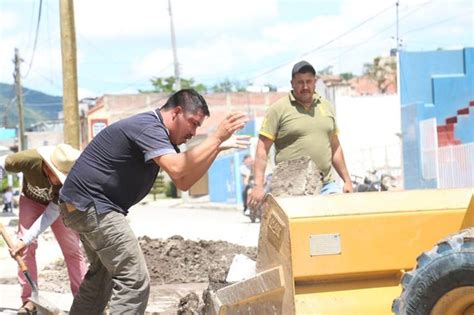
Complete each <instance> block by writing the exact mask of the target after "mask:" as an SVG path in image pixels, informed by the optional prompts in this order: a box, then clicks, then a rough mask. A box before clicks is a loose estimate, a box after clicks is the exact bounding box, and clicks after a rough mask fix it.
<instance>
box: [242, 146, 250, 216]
mask: <svg viewBox="0 0 474 315" xmlns="http://www.w3.org/2000/svg"><path fill="white" fill-rule="evenodd" d="M252 168H253V159H252V157H251V156H250V154H246V155H245V156H244V158H243V160H242V164H241V165H240V176H241V179H242V184H243V187H244V188H243V190H242V203H243V206H244V209H243V211H244V215H247V214H248V210H247V194H248V192H249V189H251V187H252V184H253V175H252V173H253V170H252Z"/></svg>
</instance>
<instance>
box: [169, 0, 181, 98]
mask: <svg viewBox="0 0 474 315" xmlns="http://www.w3.org/2000/svg"><path fill="white" fill-rule="evenodd" d="M168 10H169V14H170V28H171V47H172V49H173V61H174V77H175V79H176V82H175V90H176V91H179V90H181V77H180V75H179V62H178V52H177V50H176V38H175V35H174V23H173V12H172V10H171V0H168Z"/></svg>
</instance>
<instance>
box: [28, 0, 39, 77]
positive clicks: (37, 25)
mask: <svg viewBox="0 0 474 315" xmlns="http://www.w3.org/2000/svg"><path fill="white" fill-rule="evenodd" d="M42 7H43V0H40V4H39V10H38V22H37V23H36V33H35V42H34V44H33V52H32V54H31V59H30V64H29V67H28V70H27V71H26V74H25V75H24V76H23V79H26V77H27V76H28V74H29V73H30V70H31V67H32V66H33V59H34V57H35V52H36V44H37V42H38V33H39V26H40V22H41V9H42Z"/></svg>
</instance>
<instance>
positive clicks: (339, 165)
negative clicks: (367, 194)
mask: <svg viewBox="0 0 474 315" xmlns="http://www.w3.org/2000/svg"><path fill="white" fill-rule="evenodd" d="M332 165H333V166H334V168H335V169H336V172H337V174H338V175H339V177H341V179H342V180H343V181H344V182H348V181H349V182H350V181H351V177H350V175H349V171H348V170H347V166H346V161H345V159H344V153H343V152H342V148H341V147H340V146H339V148H338V149H337V150H336V152H334V156H333V158H332Z"/></svg>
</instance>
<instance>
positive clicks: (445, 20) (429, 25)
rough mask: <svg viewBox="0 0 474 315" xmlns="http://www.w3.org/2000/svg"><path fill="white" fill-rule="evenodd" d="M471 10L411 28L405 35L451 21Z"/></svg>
mask: <svg viewBox="0 0 474 315" xmlns="http://www.w3.org/2000/svg"><path fill="white" fill-rule="evenodd" d="M472 11H474V10H468V11H467V12H463V13H462V14H459V15H456V16H451V17H449V18H446V19H444V20H440V21H437V22H435V23H431V24H428V25H425V26H422V27H419V28H415V29H412V30H409V31H407V32H405V35H406V34H410V33H414V32H418V31H421V30H424V29H426V28H429V27H432V26H436V25H439V24H442V23H445V22H448V21H451V20H454V19H456V18H458V17H460V16H464V15H467V14H470V13H471V12H472Z"/></svg>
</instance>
